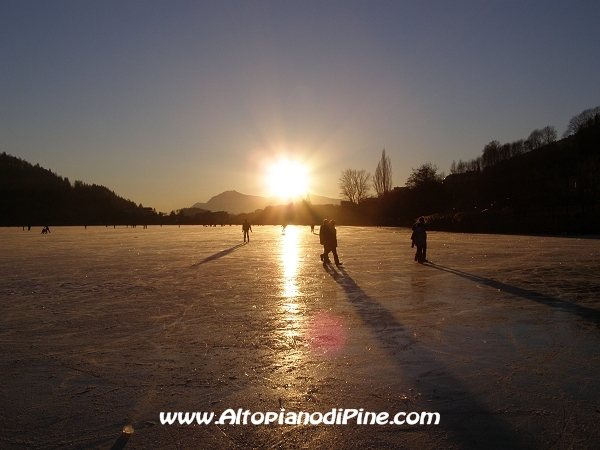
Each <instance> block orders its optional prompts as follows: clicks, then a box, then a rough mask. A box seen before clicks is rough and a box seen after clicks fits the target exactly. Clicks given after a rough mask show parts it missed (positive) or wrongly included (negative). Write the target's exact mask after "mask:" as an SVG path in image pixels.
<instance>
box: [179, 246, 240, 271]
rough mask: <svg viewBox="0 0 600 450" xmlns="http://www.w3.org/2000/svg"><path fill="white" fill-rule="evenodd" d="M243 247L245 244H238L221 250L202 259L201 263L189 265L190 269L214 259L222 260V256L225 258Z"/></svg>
mask: <svg viewBox="0 0 600 450" xmlns="http://www.w3.org/2000/svg"><path fill="white" fill-rule="evenodd" d="M244 245H246V243H245V242H243V243H241V244H238V245H234V246H233V247H231V248H228V249H227V250H222V251H220V252H218V253H215V254H214V255H210V256H208V257H206V258H204V259H203V260H202V261H200V262H197V263H194V264H192V265H191V267H197V266H201V265H202V264H206V263H207V262H210V261H214V260H216V259H219V258H222V257H223V256H227V255H229V254H230V253H231V252H233V251H235V250H237V249H238V248H240V247H243V246H244Z"/></svg>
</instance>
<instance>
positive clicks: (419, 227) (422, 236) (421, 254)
mask: <svg viewBox="0 0 600 450" xmlns="http://www.w3.org/2000/svg"><path fill="white" fill-rule="evenodd" d="M410 238H411V239H412V247H414V246H415V245H416V246H417V252H416V253H415V261H417V262H418V263H421V264H423V263H424V262H428V261H427V231H426V230H425V218H424V217H423V216H421V217H419V221H418V222H417V223H415V224H414V225H413V233H412V236H411V237H410Z"/></svg>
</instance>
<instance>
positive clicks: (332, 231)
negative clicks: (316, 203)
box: [327, 219, 342, 266]
mask: <svg viewBox="0 0 600 450" xmlns="http://www.w3.org/2000/svg"><path fill="white" fill-rule="evenodd" d="M329 233H330V236H329V237H330V239H331V241H330V246H329V251H331V253H333V261H334V262H335V265H336V266H341V265H342V263H341V262H340V258H338V254H337V230H336V229H335V220H333V219H332V220H330V221H329ZM329 251H327V256H329Z"/></svg>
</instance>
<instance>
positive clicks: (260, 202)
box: [192, 190, 340, 214]
mask: <svg viewBox="0 0 600 450" xmlns="http://www.w3.org/2000/svg"><path fill="white" fill-rule="evenodd" d="M308 198H309V199H310V201H311V203H313V204H315V205H327V204H333V205H339V204H340V200H338V199H334V198H328V197H322V196H320V195H314V194H308ZM290 201H293V200H290ZM290 201H282V200H279V199H277V197H262V196H259V195H248V194H242V193H241V192H238V191H235V190H229V191H224V192H221V193H220V194H217V195H215V196H214V197H211V199H210V200H209V201H208V202H206V203H195V204H194V205H193V206H192V208H201V209H206V210H209V211H213V212H216V211H227V212H228V213H230V214H241V213H251V212H254V211H256V210H257V209H264V208H265V207H267V206H269V205H272V206H275V205H280V204H284V203H289V202H290ZM296 201H297V200H296Z"/></svg>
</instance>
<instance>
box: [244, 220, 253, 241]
mask: <svg viewBox="0 0 600 450" xmlns="http://www.w3.org/2000/svg"><path fill="white" fill-rule="evenodd" d="M250 231H252V226H251V225H250V223H249V222H248V219H244V223H243V224H242V232H243V233H244V242H246V238H248V242H250V233H249V232H250Z"/></svg>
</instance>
